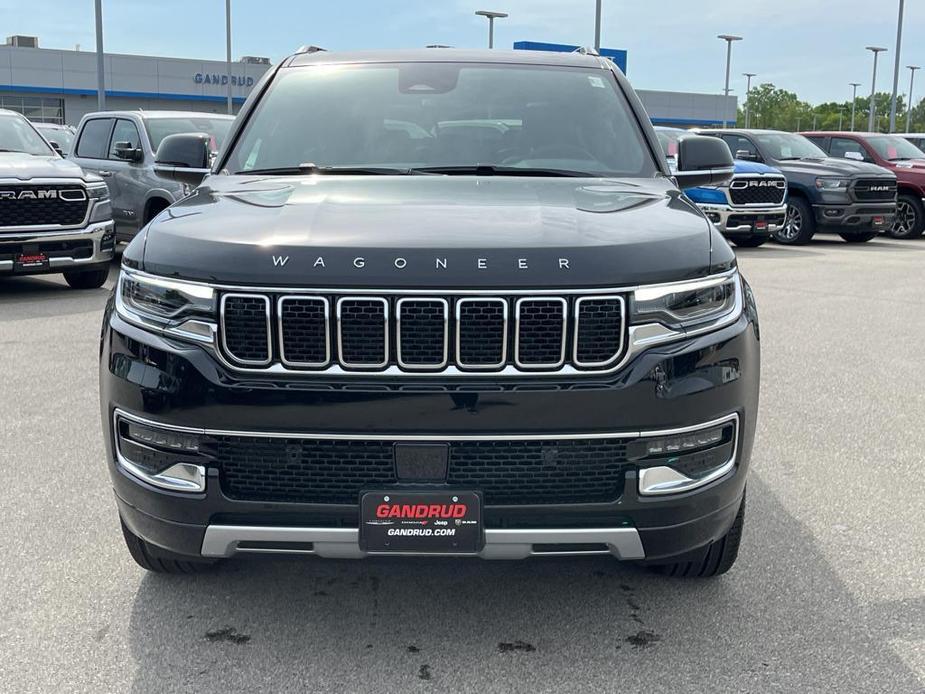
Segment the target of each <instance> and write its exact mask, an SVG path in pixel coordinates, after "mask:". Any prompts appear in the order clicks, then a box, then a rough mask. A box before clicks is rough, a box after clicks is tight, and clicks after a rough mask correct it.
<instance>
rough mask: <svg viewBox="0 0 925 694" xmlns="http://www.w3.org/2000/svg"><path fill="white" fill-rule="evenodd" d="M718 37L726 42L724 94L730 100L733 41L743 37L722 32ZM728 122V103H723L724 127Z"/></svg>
mask: <svg viewBox="0 0 925 694" xmlns="http://www.w3.org/2000/svg"><path fill="white" fill-rule="evenodd" d="M716 38H718V39H722V40H723V41H725V42H726V87H725V89H724V90H723V95H724V96H726V97H727V99H726V100H727V101H728V97H729V66H730V65H731V63H732V42H733V41H741V40H742V37H741V36H734V35H732V34H720V35H719V36H717V37H716ZM727 122H728V121H727V119H726V104H725V103H723V127H724V128H725V127H726V123H727Z"/></svg>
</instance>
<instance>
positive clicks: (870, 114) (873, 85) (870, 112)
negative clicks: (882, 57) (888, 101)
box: [866, 46, 886, 133]
mask: <svg viewBox="0 0 925 694" xmlns="http://www.w3.org/2000/svg"><path fill="white" fill-rule="evenodd" d="M866 48H867V50H869V51H870V52H871V53H873V54H874V74H873V77H871V78H870V106H869V108H868V109H867V132H871V133H872V132H873V131H874V113H875V112H876V110H877V109H876V107H875V105H874V93H875V92H876V91H877V56H878V55H879V54H880V53H883V52H884V51H885V50H886V48H880V47H879V46H867V47H866Z"/></svg>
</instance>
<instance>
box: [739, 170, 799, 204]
mask: <svg viewBox="0 0 925 694" xmlns="http://www.w3.org/2000/svg"><path fill="white" fill-rule="evenodd" d="M786 194H787V181H786V179H784V178H783V177H782V176H734V177H733V179H732V182H731V183H730V184H729V199H730V201H731V202H732V204H733V205H781V204H783V202H784V196H785V195H786Z"/></svg>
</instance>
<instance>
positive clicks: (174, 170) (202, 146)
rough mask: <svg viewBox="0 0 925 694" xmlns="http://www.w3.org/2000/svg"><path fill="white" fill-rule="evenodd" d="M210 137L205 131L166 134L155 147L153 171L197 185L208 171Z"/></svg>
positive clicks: (209, 163) (165, 176)
mask: <svg viewBox="0 0 925 694" xmlns="http://www.w3.org/2000/svg"><path fill="white" fill-rule="evenodd" d="M211 139H212V138H211V137H210V136H209V135H207V134H206V133H180V134H177V135H168V136H167V137H165V138H164V139H163V140H162V141H161V145H160V147H158V148H157V154H156V155H155V156H154V172H155V173H156V174H157V175H158V176H162V177H163V178H167V179H170V180H171V181H178V182H180V183H187V184H189V185H193V186H198V185H199V184H200V183H202V179H204V178H205V177H206V176H208V175H209V173H210V166H211V163H212V152H211V150H210V148H209V143H210V141H211Z"/></svg>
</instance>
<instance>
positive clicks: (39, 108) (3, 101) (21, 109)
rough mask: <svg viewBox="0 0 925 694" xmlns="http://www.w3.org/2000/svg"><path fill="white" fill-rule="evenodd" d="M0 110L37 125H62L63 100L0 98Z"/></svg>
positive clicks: (37, 97)
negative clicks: (2, 109)
mask: <svg viewBox="0 0 925 694" xmlns="http://www.w3.org/2000/svg"><path fill="white" fill-rule="evenodd" d="M0 108H4V109H7V110H8V111H16V112H17V113H21V114H23V115H24V116H25V117H26V118H28V119H29V120H31V121H35V122H37V123H38V122H41V123H56V124H58V125H64V99H57V98H54V97H47V96H0Z"/></svg>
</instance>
